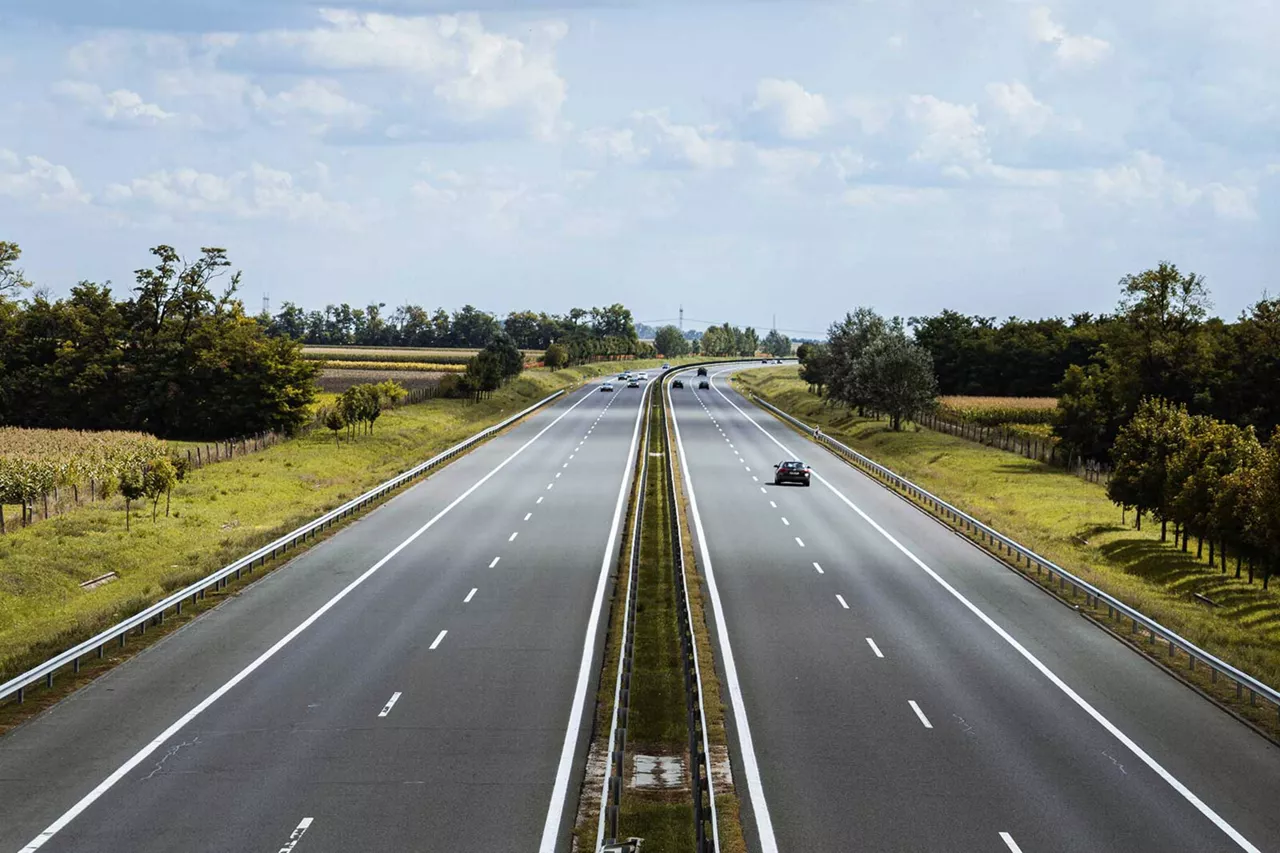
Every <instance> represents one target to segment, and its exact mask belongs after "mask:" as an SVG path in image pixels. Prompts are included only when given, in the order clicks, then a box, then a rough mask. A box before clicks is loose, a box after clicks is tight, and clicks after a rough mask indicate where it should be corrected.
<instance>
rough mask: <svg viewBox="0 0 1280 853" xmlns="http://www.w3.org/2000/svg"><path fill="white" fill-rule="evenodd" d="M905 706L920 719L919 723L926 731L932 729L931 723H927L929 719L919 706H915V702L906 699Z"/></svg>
mask: <svg viewBox="0 0 1280 853" xmlns="http://www.w3.org/2000/svg"><path fill="white" fill-rule="evenodd" d="M907 704H908V705H910V706H911V710H913V711H915V712H916V716H917V717H919V718H920V722H921V723H923V724H924V727H925V728H926V729H931V728H933V723H931V722H929V718H928V717H926V716H925V715H924V711H921V710H920V706H919V705H917V704H916V700H914V699H908V700H907Z"/></svg>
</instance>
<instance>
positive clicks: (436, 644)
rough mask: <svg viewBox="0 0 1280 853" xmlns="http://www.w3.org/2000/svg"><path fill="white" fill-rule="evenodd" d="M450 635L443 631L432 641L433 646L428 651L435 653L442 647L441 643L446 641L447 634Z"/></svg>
mask: <svg viewBox="0 0 1280 853" xmlns="http://www.w3.org/2000/svg"><path fill="white" fill-rule="evenodd" d="M448 633H449V632H448V631H447V630H446V631H441V632H440V633H439V634H436V638H435V639H434V640H432V641H431V646H430V647H429V648H428V649H427V651H429V652H434V651H435V650H436V649H437V648H438V647H439V646H440V643H441V642H442V641H443V640H444V637H445V634H448Z"/></svg>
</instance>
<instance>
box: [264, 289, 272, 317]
mask: <svg viewBox="0 0 1280 853" xmlns="http://www.w3.org/2000/svg"><path fill="white" fill-rule="evenodd" d="M262 313H263V314H266V315H268V316H270V314H271V294H270V293H264V294H262Z"/></svg>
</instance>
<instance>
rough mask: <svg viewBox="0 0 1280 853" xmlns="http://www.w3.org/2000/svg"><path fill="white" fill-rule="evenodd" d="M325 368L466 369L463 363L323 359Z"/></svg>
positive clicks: (436, 371)
mask: <svg viewBox="0 0 1280 853" xmlns="http://www.w3.org/2000/svg"><path fill="white" fill-rule="evenodd" d="M324 366H325V368H326V369H328V368H332V369H335V370H383V371H385V370H400V371H409V372H412V371H424V372H428V373H432V372H434V373H462V372H463V371H465V370H466V369H467V366H466V365H465V364H434V363H431V362H426V361H338V360H336V359H333V360H328V361H325V363H324Z"/></svg>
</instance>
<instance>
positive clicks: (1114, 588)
mask: <svg viewBox="0 0 1280 853" xmlns="http://www.w3.org/2000/svg"><path fill="white" fill-rule="evenodd" d="M735 381H736V382H737V383H738V387H739V388H741V389H742V390H743V391H744V392H750V393H755V394H757V395H759V396H760V397H762V398H764V399H766V400H768V401H769V402H771V403H772V404H774V405H775V406H778V407H779V408H781V409H783V410H784V411H787V412H789V413H791V414H792V415H794V416H795V417H798V418H800V419H801V420H803V421H805V422H806V423H810V424H819V425H821V427H822V429H823V431H824V432H826V433H828V434H829V435H832V436H834V437H836V438H838V439H839V440H841V441H843V442H845V443H846V444H848V445H849V446H851V447H853V448H855V449H856V450H858V451H860V452H862V453H865V454H866V455H867V456H869V457H871V458H872V459H874V460H876V461H877V462H880V463H881V464H883V465H886V466H888V467H889V468H891V469H892V470H894V471H896V472H897V473H898V474H901V475H902V476H904V477H906V478H908V479H910V480H912V481H914V482H915V483H917V484H919V485H920V486H922V487H924V488H925V489H928V490H929V491H931V492H933V493H934V494H936V495H938V496H939V497H941V498H943V499H944V500H946V501H948V502H950V503H952V504H954V505H956V506H958V507H960V508H962V509H964V510H965V511H967V512H969V513H970V514H971V515H973V516H975V517H977V518H978V519H980V520H982V521H983V522H985V523H987V524H989V525H991V526H992V527H994V528H996V529H997V530H999V531H1000V532H1001V533H1004V534H1005V535H1006V536H1009V537H1011V538H1013V539H1015V540H1016V541H1019V542H1021V543H1022V544H1023V545H1025V546H1027V547H1029V548H1031V549H1032V550H1034V551H1037V552H1039V553H1040V554H1042V555H1043V556H1045V557H1046V558H1048V559H1050V560H1052V561H1054V562H1055V563H1057V564H1058V565H1060V566H1062V567H1063V568H1065V569H1067V570H1068V571H1070V572H1072V573H1074V574H1076V575H1077V576H1079V577H1081V578H1083V579H1084V580H1087V581H1089V582H1090V583H1092V584H1094V585H1095V586H1098V587H1099V588H1101V589H1103V590H1105V591H1106V592H1108V593H1110V594H1111V595H1113V596H1115V597H1116V598H1119V599H1120V600H1122V601H1124V602H1125V603H1127V604H1129V605H1130V606H1132V607H1135V608H1137V609H1138V610H1140V611H1142V612H1143V613H1145V614H1147V615H1148V616H1150V617H1152V618H1154V619H1156V620H1157V621H1159V622H1161V623H1162V624H1164V625H1166V626H1167V627H1169V628H1171V629H1173V630H1174V631H1177V632H1178V633H1179V634H1181V635H1182V636H1184V637H1186V638H1187V639H1189V640H1191V641H1192V642H1194V643H1196V644H1197V645H1199V646H1201V647H1202V648H1204V649H1206V650H1208V651H1210V652H1212V653H1213V654H1215V655H1217V656H1219V657H1220V658H1222V659H1223V660H1226V661H1228V662H1229V663H1231V664H1233V665H1234V666H1236V667H1237V668H1239V669H1242V670H1244V671H1246V672H1248V673H1250V674H1252V675H1253V676H1254V677H1256V678H1258V679H1260V680H1262V681H1263V682H1265V683H1267V684H1271V685H1276V684H1280V590H1274V589H1273V590H1263V589H1262V588H1261V584H1260V583H1255V584H1252V585H1250V584H1249V583H1248V582H1247V581H1246V580H1243V579H1237V578H1236V577H1235V576H1234V566H1233V568H1232V571H1231V572H1230V573H1228V574H1223V573H1221V570H1220V569H1215V568H1210V567H1209V566H1208V565H1207V564H1206V563H1205V562H1202V561H1198V560H1196V559H1195V555H1194V553H1191V554H1186V553H1183V552H1182V551H1180V550H1178V549H1176V548H1175V547H1174V546H1173V544H1172V543H1171V542H1161V541H1160V531H1159V525H1157V524H1149V525H1145V526H1144V528H1143V529H1142V530H1140V531H1139V530H1134V529H1133V527H1132V525H1131V524H1129V525H1126V524H1122V523H1121V518H1120V509H1119V507H1117V506H1115V505H1114V504H1112V503H1111V502H1110V501H1109V500H1108V499H1107V496H1106V493H1105V491H1104V489H1103V487H1102V486H1100V485H1097V484H1095V483H1090V482H1086V481H1085V480H1082V479H1080V478H1078V477H1075V476H1073V475H1071V474H1068V473H1065V472H1064V471H1062V470H1061V469H1058V468H1053V467H1050V466H1048V465H1045V464H1043V463H1040V462H1037V461H1034V460H1031V459H1026V458H1024V457H1022V456H1019V455H1017V454H1013V453H1006V452H1002V451H1000V450H996V449H994V448H990V447H985V446H983V445H979V444H975V443H974V442H971V441H967V440H964V439H961V438H957V437H955V436H951V435H946V434H943V433H938V432H933V431H931V430H919V431H916V430H914V429H911V428H908V429H907V430H904V431H902V432H899V433H893V432H891V431H889V430H888V429H887V426H886V424H885V422H883V421H870V420H867V419H863V418H858V417H856V416H855V415H853V414H852V413H851V412H849V411H848V410H846V409H840V408H833V407H828V406H826V405H825V404H824V403H823V401H822V400H821V399H820V398H818V397H816V396H814V395H813V394H810V393H809V392H808V390H807V387H806V385H805V383H804V382H803V381H802V380H800V379H799V378H798V376H797V369H796V368H795V367H780V368H772V369H762V370H753V371H749V372H747V373H743V374H738V378H737V379H736V380H735ZM1130 521H1132V517H1130ZM1030 577H1033V578H1034V577H1035V575H1034V574H1031V575H1030ZM1196 593H1198V594H1200V595H1203V596H1206V597H1208V598H1209V599H1211V600H1212V601H1214V602H1216V603H1217V604H1218V605H1219V606H1218V607H1211V606H1208V605H1205V604H1203V603H1201V602H1199V601H1197V600H1196V599H1195V598H1194V597H1193V595H1194V594H1196ZM1105 616H1106V611H1105V608H1104V609H1103V610H1102V617H1103V619H1102V621H1103V622H1104V623H1105V622H1106V620H1105ZM1122 636H1125V637H1126V639H1127V638H1128V635H1127V629H1126V631H1125V633H1124V634H1122ZM1139 647H1140V648H1142V649H1143V650H1144V651H1148V652H1150V651H1153V649H1152V648H1151V647H1149V646H1148V645H1147V644H1146V643H1145V642H1143V643H1141V644H1139ZM1161 648H1162V647H1158V646H1157V647H1155V649H1161ZM1165 658H1166V656H1165V654H1164V652H1163V651H1161V652H1160V654H1159V655H1157V656H1155V658H1154V659H1156V660H1159V661H1160V662H1161V663H1162V664H1164V665H1169V664H1168V661H1167V660H1166V659H1165ZM1178 660H1179V661H1180V669H1179V674H1180V675H1181V676H1182V677H1184V678H1188V679H1189V680H1191V681H1192V683H1194V684H1195V685H1196V686H1197V687H1199V688H1201V689H1203V690H1205V691H1206V692H1210V693H1212V694H1213V695H1214V696H1215V697H1217V698H1218V699H1219V700H1221V701H1222V702H1223V703H1224V704H1226V705H1228V706H1230V707H1232V708H1233V709H1234V710H1236V711H1237V712H1239V713H1241V714H1242V715H1243V716H1246V717H1248V718H1249V719H1251V720H1253V721H1255V722H1257V723H1258V724H1260V725H1262V726H1263V727H1265V728H1266V729H1267V730H1268V731H1271V732H1273V733H1274V732H1275V731H1276V712H1275V708H1273V707H1270V706H1267V707H1265V708H1264V707H1263V704H1264V703H1260V704H1259V706H1258V707H1257V708H1251V707H1250V706H1249V703H1248V698H1247V697H1248V693H1247V692H1246V693H1245V697H1246V698H1245V699H1244V701H1243V703H1239V702H1237V701H1236V697H1235V692H1234V690H1233V689H1229V688H1227V687H1226V684H1225V682H1224V681H1220V682H1219V684H1218V685H1217V686H1214V685H1211V684H1210V682H1209V678H1208V677H1207V674H1205V672H1204V670H1205V668H1204V667H1200V668H1199V670H1198V671H1197V672H1198V673H1199V674H1198V675H1192V674H1188V673H1186V672H1185V668H1186V666H1187V659H1186V657H1185V656H1184V655H1179V657H1178ZM1200 676H1204V677H1200Z"/></svg>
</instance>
